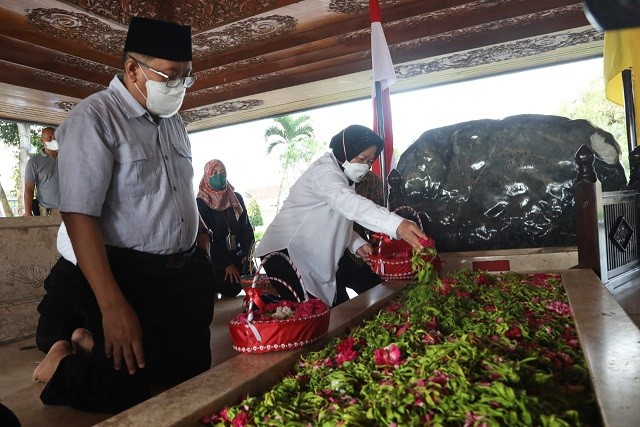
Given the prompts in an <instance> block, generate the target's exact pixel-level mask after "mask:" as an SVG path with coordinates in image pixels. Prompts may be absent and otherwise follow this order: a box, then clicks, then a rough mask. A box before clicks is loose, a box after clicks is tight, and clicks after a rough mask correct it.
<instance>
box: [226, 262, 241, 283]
mask: <svg viewBox="0 0 640 427" xmlns="http://www.w3.org/2000/svg"><path fill="white" fill-rule="evenodd" d="M224 280H225V281H228V282H231V283H240V272H239V271H238V268H237V267H236V266H235V264H229V265H228V266H227V268H225V269H224Z"/></svg>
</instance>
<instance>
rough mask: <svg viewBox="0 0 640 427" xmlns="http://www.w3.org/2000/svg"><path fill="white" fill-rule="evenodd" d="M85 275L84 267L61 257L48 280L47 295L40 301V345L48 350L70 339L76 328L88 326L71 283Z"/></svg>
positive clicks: (38, 332) (45, 282)
mask: <svg viewBox="0 0 640 427" xmlns="http://www.w3.org/2000/svg"><path fill="white" fill-rule="evenodd" d="M81 278H82V273H81V272H80V269H79V268H77V267H76V266H75V264H73V263H71V262H69V261H67V260H66V259H64V258H63V257H60V259H58V262H56V264H55V265H54V266H53V268H52V269H51V271H50V272H49V275H48V276H47V278H46V279H45V280H44V290H45V291H46V294H45V295H44V297H42V301H40V304H38V313H40V317H39V318H38V327H37V328H36V345H37V346H38V348H39V349H40V350H42V351H44V352H45V353H47V352H48V351H49V349H50V348H51V346H52V345H53V343H55V342H56V341H60V340H65V341H69V340H70V339H71V334H72V333H73V331H74V330H75V329H76V328H85V327H86V324H85V318H84V315H83V314H82V312H81V311H80V310H79V309H78V307H76V305H75V304H74V301H73V297H72V293H71V283H72V282H74V281H78V280H81Z"/></svg>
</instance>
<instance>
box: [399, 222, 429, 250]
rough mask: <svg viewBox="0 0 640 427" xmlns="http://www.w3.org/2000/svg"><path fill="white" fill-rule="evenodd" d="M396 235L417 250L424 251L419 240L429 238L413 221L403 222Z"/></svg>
mask: <svg viewBox="0 0 640 427" xmlns="http://www.w3.org/2000/svg"><path fill="white" fill-rule="evenodd" d="M396 233H397V235H398V237H400V238H401V239H402V240H404V241H405V242H407V243H409V244H410V245H411V246H413V247H414V248H415V249H422V245H421V244H420V242H419V241H418V240H419V239H420V238H423V239H426V238H427V236H426V235H425V234H424V232H423V231H422V229H420V227H418V224H416V223H415V222H413V221H409V220H408V219H405V220H402V222H401V223H400V225H399V226H398V229H397V230H396Z"/></svg>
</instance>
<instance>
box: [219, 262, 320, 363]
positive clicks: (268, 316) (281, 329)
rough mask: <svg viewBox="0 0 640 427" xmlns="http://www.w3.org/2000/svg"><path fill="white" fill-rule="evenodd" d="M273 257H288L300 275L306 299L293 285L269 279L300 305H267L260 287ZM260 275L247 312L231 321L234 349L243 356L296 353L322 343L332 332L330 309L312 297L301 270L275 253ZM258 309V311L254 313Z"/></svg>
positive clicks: (278, 303) (286, 303)
mask: <svg viewBox="0 0 640 427" xmlns="http://www.w3.org/2000/svg"><path fill="white" fill-rule="evenodd" d="M272 256H282V257H284V258H285V259H286V260H287V261H288V262H289V264H290V265H291V267H292V268H293V269H294V271H295V272H296V274H297V276H298V279H299V280H300V284H301V285H302V291H303V293H304V300H301V298H300V296H299V295H298V294H297V293H296V292H295V290H294V289H293V288H291V286H289V285H288V284H287V283H285V282H284V281H282V280H281V279H279V278H276V277H269V276H266V279H267V280H274V281H276V282H278V283H280V284H282V285H284V286H286V287H287V288H288V289H289V290H290V291H291V292H292V293H293V295H295V297H296V299H297V300H298V301H297V302H294V301H277V302H270V303H267V304H265V302H264V301H263V299H262V290H261V289H260V288H258V287H256V284H257V282H258V280H260V276H262V275H261V274H259V273H258V272H259V271H260V269H261V267H262V266H263V265H264V263H265V262H266V261H267V260H268V259H269V258H270V257H272ZM258 272H256V274H255V275H254V278H253V283H252V286H251V288H248V289H246V290H245V292H246V293H247V296H246V297H245V300H246V301H247V302H248V304H246V310H244V311H242V312H241V313H239V314H238V315H236V317H235V318H234V319H233V320H231V322H229V332H230V333H231V339H232V340H233V348H234V349H235V350H236V351H239V352H241V353H267V352H273V351H281V350H292V349H296V348H300V347H304V346H305V345H308V344H311V343H313V342H315V341H318V340H319V339H321V338H322V337H324V336H325V335H326V334H327V330H328V329H329V315H330V312H331V310H330V308H329V306H327V305H326V304H325V303H324V302H322V301H321V300H319V299H316V298H309V295H308V294H307V291H306V290H305V289H304V284H303V283H302V279H301V277H300V274H299V273H298V271H297V270H296V269H295V267H293V264H292V263H291V260H290V259H289V257H287V256H286V255H284V254H282V253H279V252H274V253H271V254H269V255H267V256H266V257H264V258H263V260H262V263H261V264H260V268H258ZM254 308H255V310H254Z"/></svg>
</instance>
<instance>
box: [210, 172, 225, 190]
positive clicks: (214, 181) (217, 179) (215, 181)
mask: <svg viewBox="0 0 640 427" xmlns="http://www.w3.org/2000/svg"><path fill="white" fill-rule="evenodd" d="M209 185H210V186H211V188H213V189H214V190H218V191H220V190H224V187H226V186H227V174H226V173H221V174H218V175H211V178H209Z"/></svg>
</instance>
